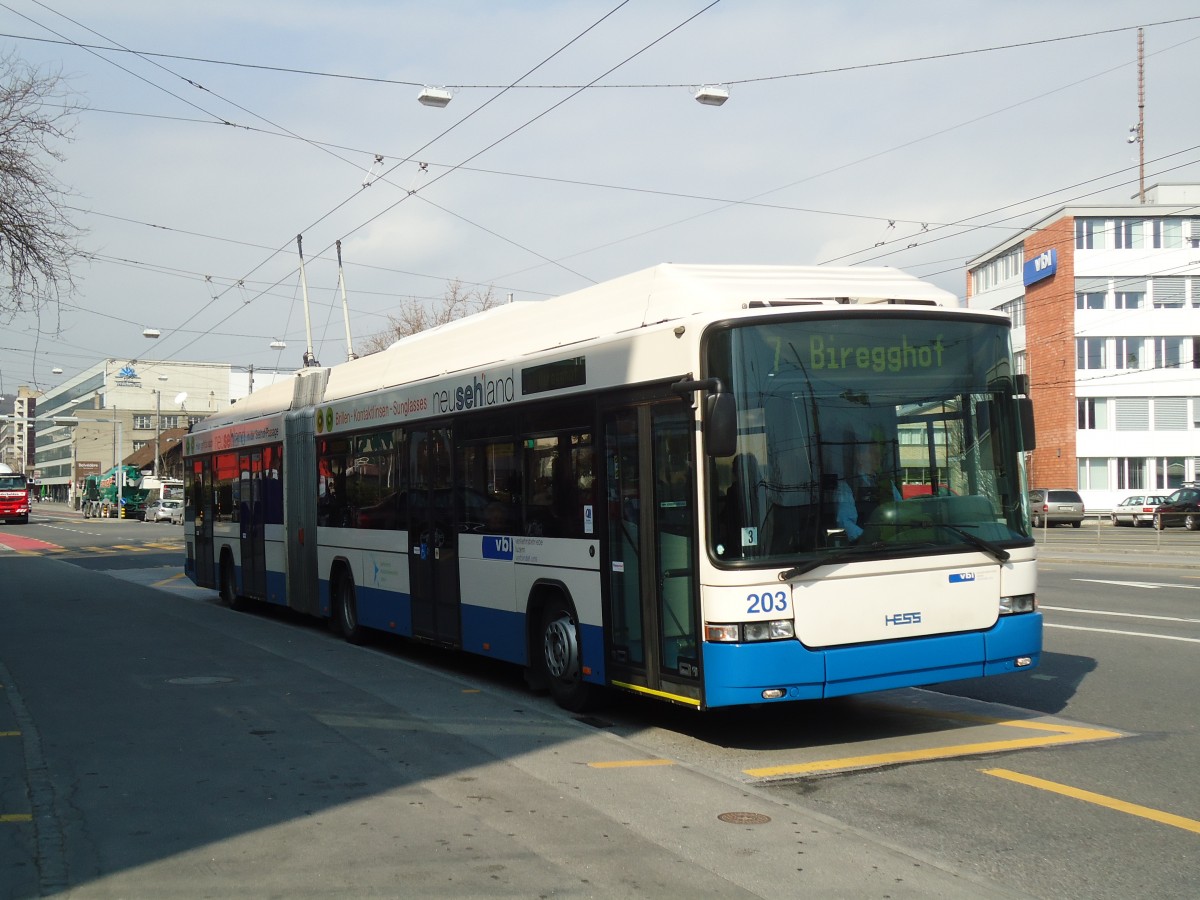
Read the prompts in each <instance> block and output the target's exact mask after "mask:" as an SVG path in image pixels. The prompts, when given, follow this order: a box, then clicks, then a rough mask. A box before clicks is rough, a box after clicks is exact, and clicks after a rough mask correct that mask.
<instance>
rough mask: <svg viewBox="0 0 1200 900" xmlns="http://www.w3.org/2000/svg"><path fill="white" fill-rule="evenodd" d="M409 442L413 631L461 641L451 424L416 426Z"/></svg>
mask: <svg viewBox="0 0 1200 900" xmlns="http://www.w3.org/2000/svg"><path fill="white" fill-rule="evenodd" d="M408 448H409V450H408V466H409V471H408V475H409V482H408V483H409V492H408V496H409V531H408V535H409V544H410V546H409V557H408V567H409V568H408V572H409V585H410V591H411V594H412V629H413V635H414V636H415V637H422V638H427V639H429V640H432V641H437V642H438V643H441V644H450V645H453V646H457V645H458V643H459V640H460V630H461V619H460V613H461V609H460V600H461V597H460V594H459V581H458V528H457V526H456V521H455V519H456V512H455V506H456V504H455V503H454V494H453V488H454V483H453V465H452V461H453V459H454V455H453V453H452V452H451V445H450V429H449V428H430V429H428V430H424V431H414V432H412V433H411V434H410V435H409V441H408Z"/></svg>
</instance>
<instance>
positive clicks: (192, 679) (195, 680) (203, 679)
mask: <svg viewBox="0 0 1200 900" xmlns="http://www.w3.org/2000/svg"><path fill="white" fill-rule="evenodd" d="M231 681H233V679H232V678H228V677H226V676H225V675H181V676H180V677H179V678H168V679H167V684H186V685H192V684H229V682H231Z"/></svg>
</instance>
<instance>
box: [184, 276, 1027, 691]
mask: <svg viewBox="0 0 1200 900" xmlns="http://www.w3.org/2000/svg"><path fill="white" fill-rule="evenodd" d="M1009 330H1010V323H1009V320H1008V319H1007V318H1006V317H1003V316H999V315H995V314H991V313H983V312H978V311H971V310H966V309H961V308H958V307H957V305H956V301H955V298H954V297H953V295H952V294H949V293H948V292H946V291H943V290H941V289H939V288H936V287H934V286H932V285H930V284H927V283H924V282H921V281H918V280H917V279H914V278H912V277H910V276H907V275H905V274H903V273H901V272H898V271H896V270H893V269H887V268H874V269H869V268H842V269H831V268H815V267H765V266H684V265H661V266H657V267H654V268H651V269H647V270H644V271H641V272H637V273H635V274H632V275H628V276H625V277H622V278H619V279H616V280H613V281H610V282H606V283H603V284H599V285H596V286H594V287H589V288H586V289H584V290H582V291H578V292H576V293H572V294H568V295H564V296H561V297H557V298H554V299H550V300H544V301H537V302H516V303H509V304H508V305H505V306H501V307H498V308H495V309H491V310H488V311H486V312H483V313H479V314H477V315H474V316H470V317H468V318H465V319H460V320H458V321H455V322H452V323H450V324H448V325H443V326H441V327H438V328H435V329H432V330H429V331H426V332H422V333H420V334H416V335H413V336H411V337H408V338H404V339H402V340H400V341H398V342H396V343H395V344H394V345H392V346H391V347H390V348H388V349H387V350H385V351H383V352H380V353H376V354H374V355H371V356H367V357H364V358H361V359H356V360H352V361H350V362H346V363H343V364H341V365H337V366H334V367H332V368H320V367H312V368H307V369H303V370H301V371H299V372H297V373H296V377H295V378H293V379H291V380H289V381H286V382H281V383H277V384H274V385H271V386H270V387H268V388H266V389H264V390H261V391H258V392H256V393H254V394H253V395H251V396H250V397H247V398H245V399H243V400H241V401H240V402H238V403H237V405H236V406H232V407H230V408H229V409H228V410H226V411H224V412H221V413H218V414H216V415H213V416H211V417H209V418H208V419H206V420H204V421H202V422H200V423H197V424H196V426H195V427H194V429H193V431H192V433H191V434H190V435H189V436H188V437H187V438H186V440H185V457H186V459H185V463H186V472H187V475H186V478H185V487H186V495H187V513H186V543H187V563H186V567H187V573H188V575H189V576H190V577H191V578H192V580H193V581H195V582H196V584H198V585H201V586H204V587H213V588H216V589H217V590H219V592H220V594H221V597H222V598H223V599H224V600H225V601H227V602H228V603H230V604H232V605H233V606H235V607H240V606H243V605H245V604H247V603H248V602H251V601H262V602H265V603H272V604H280V605H283V606H287V607H290V608H292V609H294V610H298V611H300V612H303V613H307V614H311V615H313V616H320V617H325V618H327V619H328V620H329V621H330V623H331V625H332V626H333V627H335V628H336V629H338V630H340V631H341V633H342V634H344V635H345V637H346V638H347V639H349V640H351V641H359V640H361V639H362V638H363V637H364V635H365V634H366V633H367V632H368V631H369V630H378V631H380V632H387V633H391V634H396V635H403V636H405V637H407V638H410V639H413V640H418V641H424V642H429V643H432V644H437V645H441V646H445V647H452V648H457V649H461V650H463V651H466V652H470V653H476V654H481V655H483V656H488V657H492V658H495V659H498V660H506V661H508V662H511V663H515V664H517V665H520V666H524V667H526V670H527V673H528V675H529V679H530V681H531V683H532V684H534V685H536V686H542V687H544V688H548V689H549V690H550V692H551V693H552V695H553V697H554V698H555V700H556V701H558V702H559V703H560V704H561V705H563V706H564V707H567V708H569V709H579V708H582V707H583V706H584V705H585V704H586V703H587V702H588V701H589V699H590V698H591V697H592V695H594V693H595V692H596V691H595V689H596V688H598V687H609V688H612V687H616V688H621V689H625V690H628V691H634V692H638V693H641V694H645V695H649V696H653V697H658V698H662V699H664V700H667V701H672V702H675V703H679V704H685V705H688V706H692V707H695V708H697V709H706V708H712V707H721V706H730V705H742V704H757V703H764V702H779V701H788V700H797V699H813V698H822V697H832V696H839V695H847V694H855V693H861V692H867V691H877V690H884V689H889V688H896V687H902V686H912V685H922V684H930V683H935V682H941V681H947V680H952V679H962V678H974V677H979V676H985V675H997V674H1002V673H1006V672H1013V671H1017V670H1019V669H1021V668H1025V667H1030V666H1035V665H1036V664H1037V663H1038V660H1039V657H1040V653H1041V646H1042V619H1041V614H1040V613H1038V612H1037V606H1036V599H1035V591H1036V581H1037V575H1036V554H1035V549H1034V542H1033V538H1032V536H1031V532H1030V528H1029V510H1028V507H1027V503H1026V499H1025V498H1026V479H1025V474H1024V453H1025V452H1026V451H1028V450H1030V449H1032V443H1033V439H1032V411H1031V407H1030V404H1029V401H1028V399H1027V398H1026V397H1025V396H1024V394H1025V392H1026V391H1025V382H1024V379H1023V378H1021V377H1018V376H1017V374H1016V373H1015V372H1014V369H1013V358H1012V353H1011V349H1010V343H1009ZM861 467H867V468H869V469H870V470H871V471H869V472H867V471H858V470H857V468H861ZM868 482H870V483H868Z"/></svg>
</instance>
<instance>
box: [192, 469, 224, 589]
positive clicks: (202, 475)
mask: <svg viewBox="0 0 1200 900" xmlns="http://www.w3.org/2000/svg"><path fill="white" fill-rule="evenodd" d="M185 515H188V516H191V517H192V521H193V523H194V526H195V533H194V534H193V536H192V540H193V541H194V542H195V543H194V547H193V550H192V553H193V556H194V558H195V561H196V574H195V578H196V584H198V585H199V586H200V587H216V586H217V580H216V576H215V574H214V566H213V492H212V469H211V468H210V467H209V462H208V459H207V458H204V459H194V460H192V488H191V492H190V494H189V496H188V509H187V512H186V513H185Z"/></svg>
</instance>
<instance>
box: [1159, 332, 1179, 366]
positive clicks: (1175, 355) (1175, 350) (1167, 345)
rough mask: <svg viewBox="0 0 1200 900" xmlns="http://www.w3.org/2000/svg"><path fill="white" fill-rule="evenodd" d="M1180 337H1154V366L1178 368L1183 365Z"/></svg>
mask: <svg viewBox="0 0 1200 900" xmlns="http://www.w3.org/2000/svg"><path fill="white" fill-rule="evenodd" d="M1184 340H1185V339H1184V338H1181V337H1157V338H1155V339H1154V368H1156V369H1178V368H1180V366H1182V365H1183V342H1184Z"/></svg>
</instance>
